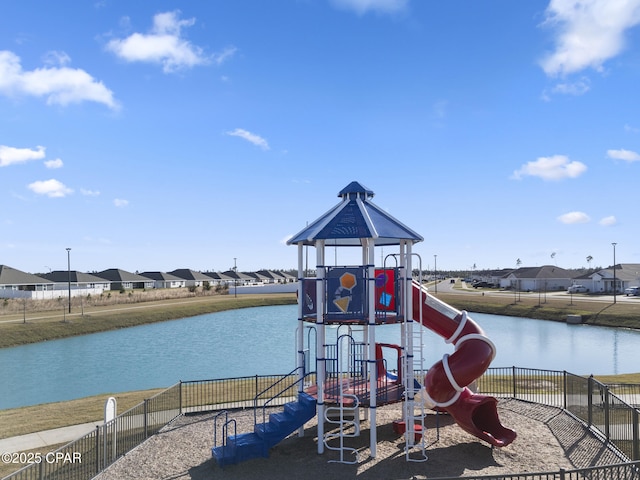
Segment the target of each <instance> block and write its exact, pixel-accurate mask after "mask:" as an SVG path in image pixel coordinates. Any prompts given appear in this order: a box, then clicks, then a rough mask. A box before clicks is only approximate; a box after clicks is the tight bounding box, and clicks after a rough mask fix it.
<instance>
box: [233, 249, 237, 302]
mask: <svg viewBox="0 0 640 480" xmlns="http://www.w3.org/2000/svg"><path fill="white" fill-rule="evenodd" d="M233 272H234V273H235V274H236V276H235V278H234V279H233V297H234V298H237V297H238V267H237V266H236V257H233Z"/></svg>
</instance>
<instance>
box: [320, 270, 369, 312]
mask: <svg viewBox="0 0 640 480" xmlns="http://www.w3.org/2000/svg"><path fill="white" fill-rule="evenodd" d="M366 272H367V270H366V268H365V267H333V268H328V269H327V277H326V282H327V283H326V296H327V318H328V319H331V320H340V319H362V318H364V317H365V316H366V305H367V295H366V291H367V288H366V283H367V282H366V278H367V275H366Z"/></svg>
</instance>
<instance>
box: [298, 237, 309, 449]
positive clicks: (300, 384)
mask: <svg viewBox="0 0 640 480" xmlns="http://www.w3.org/2000/svg"><path fill="white" fill-rule="evenodd" d="M303 254H304V245H303V244H302V243H299V244H298V332H297V335H296V351H297V352H298V354H297V356H296V367H297V368H298V380H299V382H298V392H299V393H301V392H303V391H304V376H305V374H306V373H307V372H306V368H305V365H306V363H305V357H304V318H303V312H302V305H303V303H302V302H304V288H303V281H304V265H303ZM298 436H299V437H302V436H304V426H300V428H299V429H298Z"/></svg>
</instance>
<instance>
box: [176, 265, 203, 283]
mask: <svg viewBox="0 0 640 480" xmlns="http://www.w3.org/2000/svg"><path fill="white" fill-rule="evenodd" d="M169 273H170V274H171V275H175V276H176V277H180V278H182V279H184V280H196V281H199V282H208V281H209V280H211V277H209V276H208V275H205V274H204V273H200V272H195V271H193V270H190V269H188V268H178V269H177V270H172V271H170V272H169Z"/></svg>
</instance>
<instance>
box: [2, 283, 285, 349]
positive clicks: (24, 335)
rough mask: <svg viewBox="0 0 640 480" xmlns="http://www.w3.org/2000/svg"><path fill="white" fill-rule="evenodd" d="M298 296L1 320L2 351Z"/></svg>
mask: <svg viewBox="0 0 640 480" xmlns="http://www.w3.org/2000/svg"><path fill="white" fill-rule="evenodd" d="M295 302H296V298H295V295H294V294H269V295H241V296H238V297H234V296H233V295H214V296H206V297H189V298H182V299H172V300H165V301H156V302H145V303H139V304H124V305H122V304H114V305H106V306H101V307H95V308H92V309H90V310H89V309H88V310H85V311H84V312H82V313H81V312H80V311H79V309H77V311H72V314H68V313H65V312H61V311H59V310H58V311H54V312H38V313H37V314H33V315H31V316H30V317H27V318H26V321H20V320H19V318H14V319H13V321H10V322H9V321H7V320H11V319H10V318H8V317H7V318H4V317H0V320H4V323H0V348H3V347H11V346H15V345H24V344H27V343H35V342H42V341H46V340H54V339H58V338H64V337H70V336H74V335H85V334H88V333H96V332H103V331H107V330H115V329H119V328H126V327H133V326H136V325H143V324H146V323H154V322H162V321H166V320H175V319H179V318H186V317H192V316H196V315H202V314H205V313H213V312H221V311H223V310H231V309H237V308H248V307H261V306H268V305H289V304H294V303H295Z"/></svg>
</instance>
